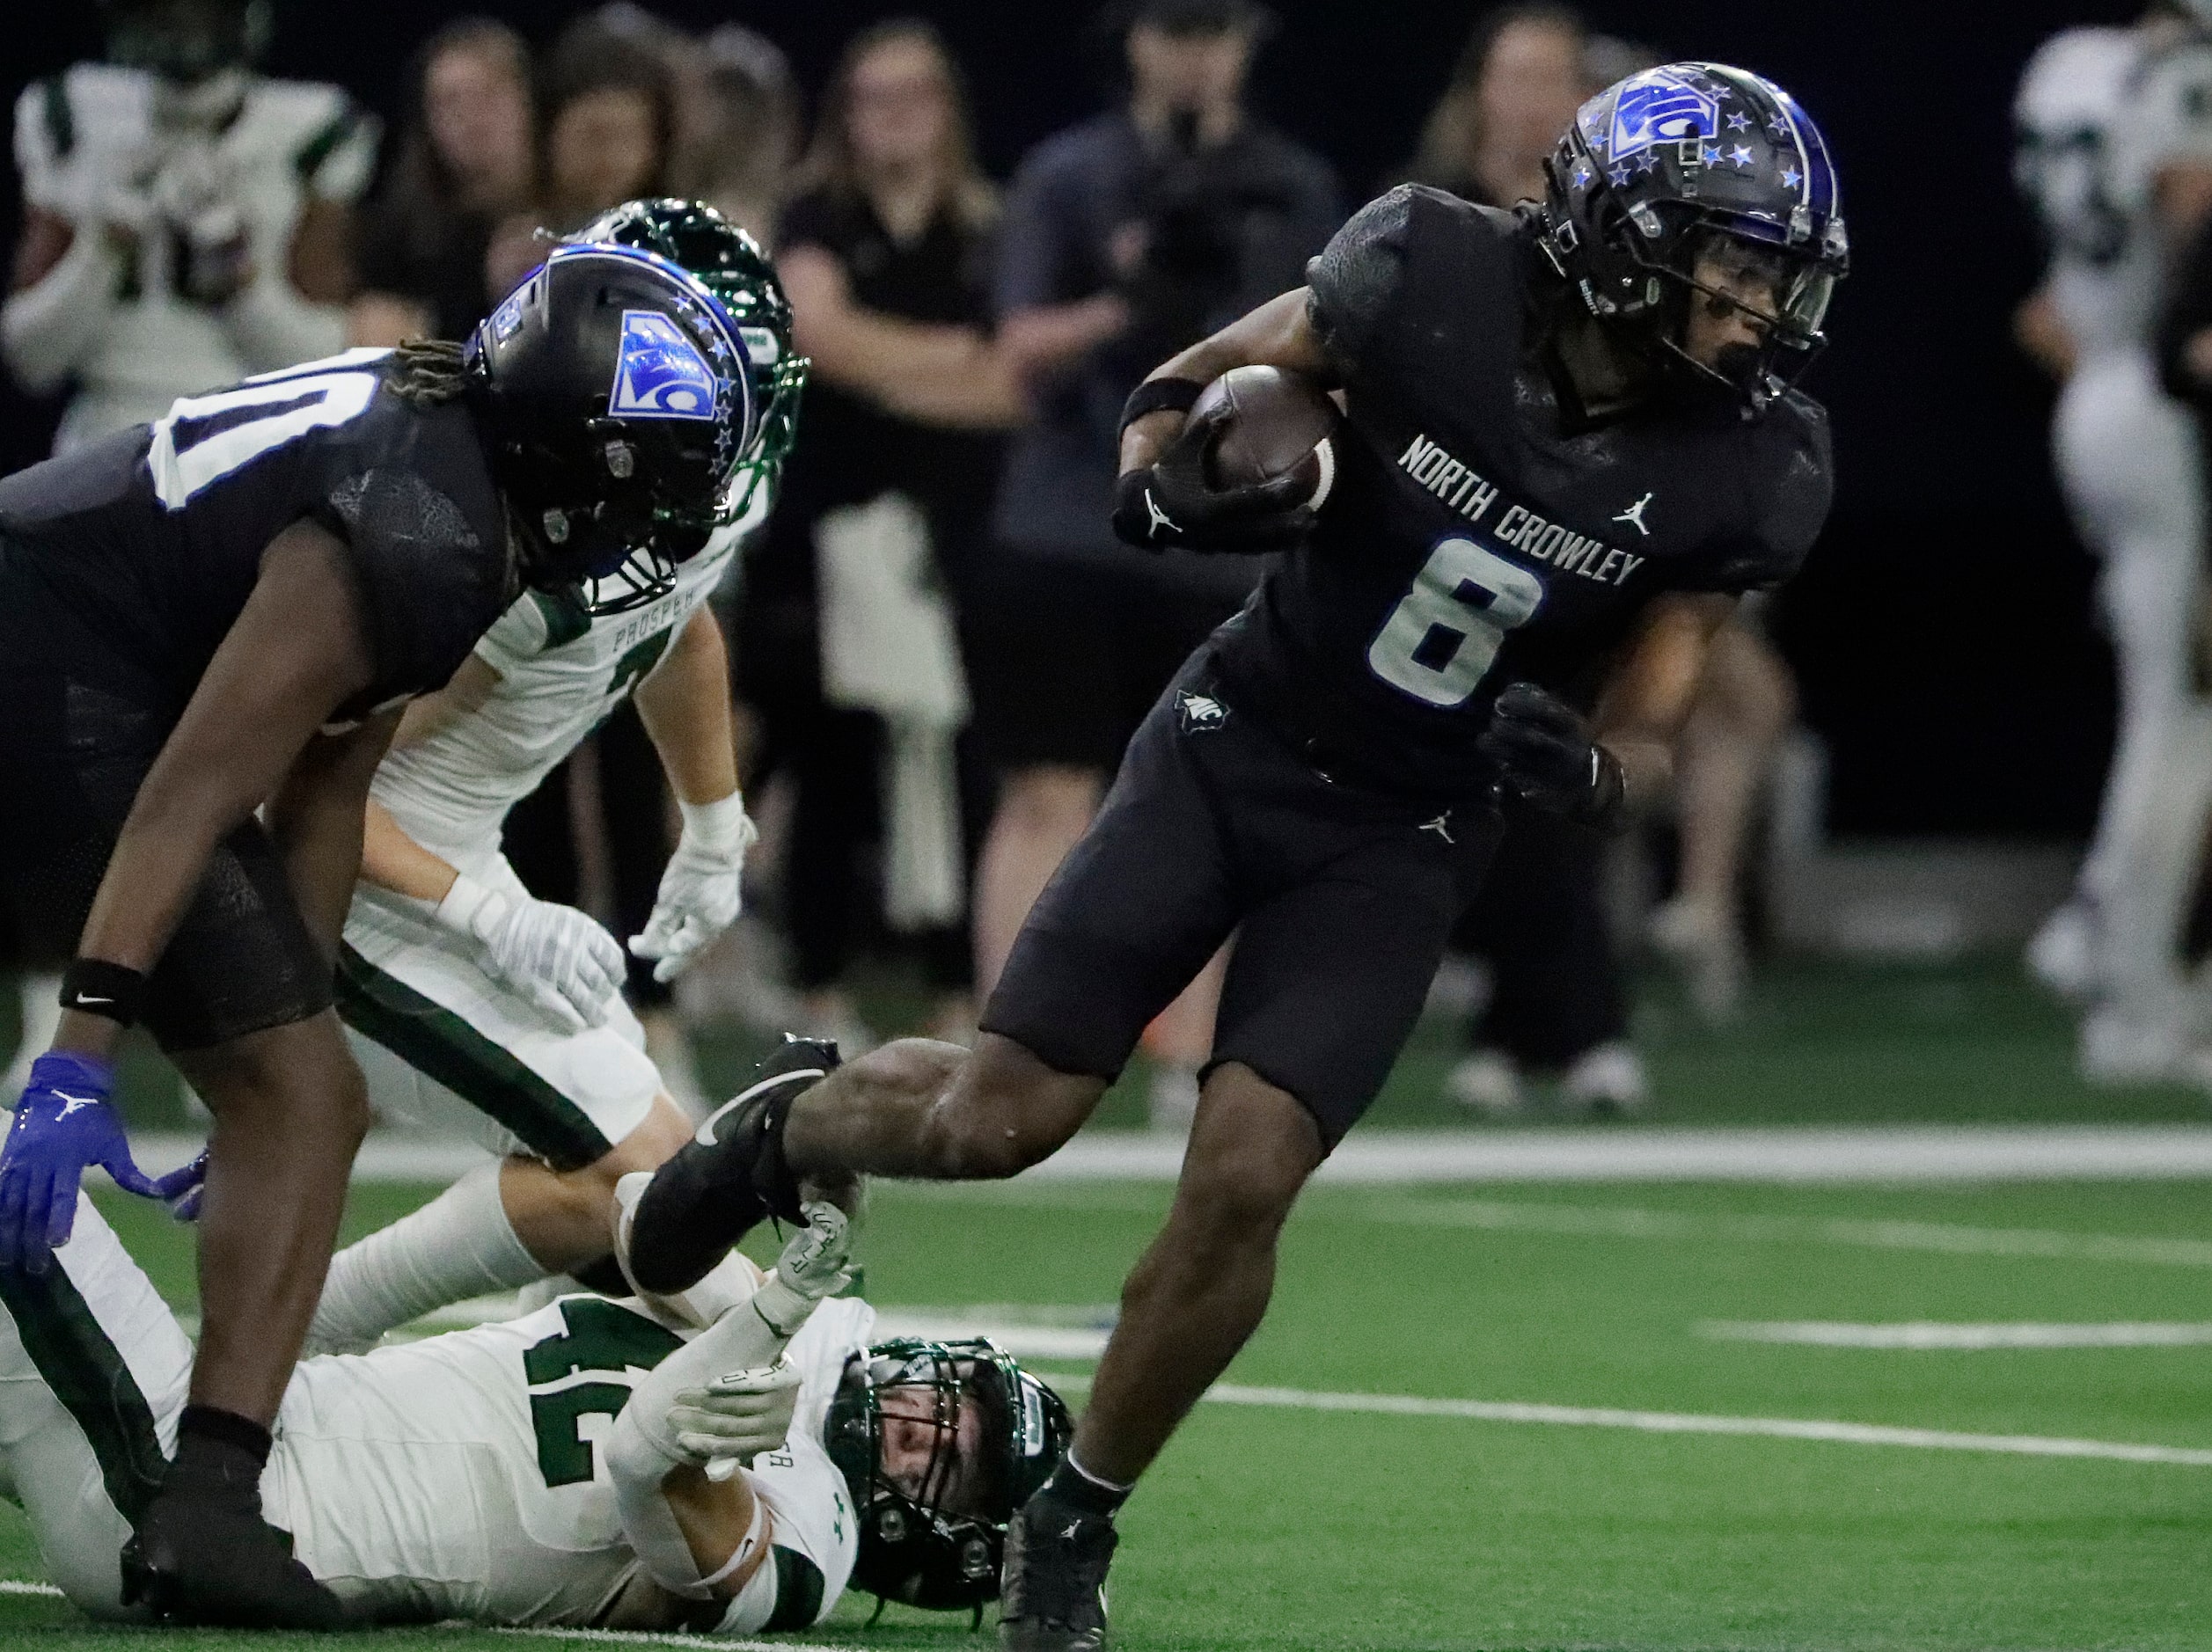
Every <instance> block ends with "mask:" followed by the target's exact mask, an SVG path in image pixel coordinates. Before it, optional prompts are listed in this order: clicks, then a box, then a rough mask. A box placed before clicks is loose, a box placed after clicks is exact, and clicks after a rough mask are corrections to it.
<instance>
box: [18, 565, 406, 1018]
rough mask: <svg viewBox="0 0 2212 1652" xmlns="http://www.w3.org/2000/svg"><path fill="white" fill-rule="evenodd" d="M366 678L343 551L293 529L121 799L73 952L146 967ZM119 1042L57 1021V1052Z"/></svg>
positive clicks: (366, 655) (357, 611)
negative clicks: (242, 831) (125, 802)
mask: <svg viewBox="0 0 2212 1652" xmlns="http://www.w3.org/2000/svg"><path fill="white" fill-rule="evenodd" d="M375 675H376V661H375V659H374V656H373V654H372V653H371V651H370V641H369V635H368V631H367V627H366V625H365V624H364V621H363V613H362V609H361V598H360V595H359V592H358V589H357V587H356V585H355V577H354V573H353V568H352V566H351V552H349V551H348V549H347V547H346V545H345V543H344V542H343V541H342V540H341V539H340V538H339V537H337V536H336V535H335V534H333V533H332V532H331V531H330V530H328V529H326V528H324V527H322V526H320V525H319V524H317V523H311V522H297V523H293V524H292V525H291V526H290V527H289V528H287V529H286V530H284V531H283V532H282V533H281V534H279V535H277V537H275V539H274V540H272V541H271V542H270V544H269V547H268V549H267V552H264V553H263V555H262V558H261V567H260V576H259V578H258V579H257V580H256V581H255V582H254V587H253V592H252V593H251V594H250V595H249V596H247V598H246V602H245V607H244V608H243V609H242V610H240V612H239V614H238V618H237V619H236V620H235V621H234V622H233V623H232V625H231V629H230V632H228V634H226V635H225V636H224V638H223V641H222V643H221V645H220V646H219V647H217V648H216V652H215V657H214V659H213V660H211V661H210V662H209V665H208V668H207V670H206V671H205V673H204V674H202V676H201V679H200V682H199V685H198V686H197V687H196V688H195V689H194V691H193V695H192V698H191V700H190V701H189V702H188V703H187V705H186V706H185V710H184V715H183V716H182V717H180V718H179V720H178V722H177V726H176V727H175V728H174V729H173V730H172V731H171V733H170V735H169V738H168V740H167V741H166V742H164V744H163V746H162V749H161V752H160V754H159V755H158V756H157V757H156V758H155V759H154V763H153V766H152V767H151V768H150V770H149V771H147V775H146V778H145V779H144V781H143V783H142V784H141V785H140V786H139V788H138V794H137V796H136V798H135V799H134V800H132V802H131V807H130V813H129V815H128V816H127V817H126V818H125V820H124V822H123V826H122V830H121V833H120V834H119V835H118V837H117V838H116V842H115V847H114V852H112V853H111V854H110V855H109V856H108V860H107V871H106V875H105V876H103V877H102V878H101V880H100V886H99V893H98V894H97V895H95V896H94V898H93V902H92V915H91V916H90V917H88V918H87V919H86V920H85V925H84V932H83V935H82V936H81V938H80V939H79V940H78V943H77V955H78V956H79V957H81V958H96V959H102V960H105V961H107V962H109V963H114V964H120V965H122V966H123V967H125V968H126V969H135V970H138V971H140V972H142V973H143V972H146V971H150V969H152V968H153V967H154V965H155V963H156V962H157V961H159V959H160V957H161V953H162V949H163V947H165V946H166V945H167V944H168V941H169V937H170V935H171V933H172V932H173V931H174V930H175V929H176V926H177V924H178V922H179V920H180V919H181V918H182V917H183V916H184V912H185V909H186V907H187V905H189V904H190V903H191V900H192V897H193V895H194V891H195V890H196V889H197V888H199V886H200V881H201V877H202V876H203V875H204V874H205V873H206V871H207V867H208V861H209V859H210V857H212V856H213V854H214V852H215V849H216V844H219V843H221V842H222V840H223V838H224V837H226V836H228V835H229V834H230V833H231V831H233V830H236V829H237V828H238V826H239V825H240V824H242V823H243V822H245V819H246V818H247V816H249V815H252V814H253V811H254V810H255V809H256V808H260V806H261V804H262V803H263V802H264V801H266V800H268V799H269V798H271V797H272V796H274V795H275V793H276V792H277V790H278V788H279V787H280V786H282V784H283V783H284V780H285V777H286V776H287V775H289V773H290V772H291V771H292V769H293V766H294V764H296V763H297V762H298V760H299V758H300V756H301V754H302V753H303V752H304V751H305V750H306V749H307V747H308V744H309V742H311V741H312V740H314V739H315V737H316V735H318V734H319V732H320V730H321V729H322V727H323V726H324V725H325V724H326V722H328V721H329V720H330V719H331V717H332V715H333V713H335V712H336V711H337V710H338V708H339V707H340V706H341V705H344V704H345V703H346V702H347V701H348V699H350V698H353V697H354V696H355V695H356V694H358V693H360V692H362V691H363V690H365V689H367V688H368V687H369V686H370V683H372V682H373V681H374V680H375ZM29 801H31V802H32V804H33V806H35V800H29ZM356 830H358V826H357V823H356ZM356 852H358V851H356ZM120 1032H121V1028H120V1027H119V1026H118V1024H117V1023H116V1022H114V1021H112V1020H106V1019H105V1018H103V1017H100V1016H96V1015H88V1014H84V1013H83V1012H77V1011H66V1012H63V1014H62V1024H61V1027H60V1030H59V1032H58V1033H57V1034H56V1036H55V1047H56V1048H57V1049H69V1050H81V1051H84V1052H87V1053H90V1054H92V1055H96V1056H107V1055H109V1054H110V1053H111V1052H112V1051H113V1049H114V1044H115V1040H116V1038H117V1036H118V1035H119V1034H120Z"/></svg>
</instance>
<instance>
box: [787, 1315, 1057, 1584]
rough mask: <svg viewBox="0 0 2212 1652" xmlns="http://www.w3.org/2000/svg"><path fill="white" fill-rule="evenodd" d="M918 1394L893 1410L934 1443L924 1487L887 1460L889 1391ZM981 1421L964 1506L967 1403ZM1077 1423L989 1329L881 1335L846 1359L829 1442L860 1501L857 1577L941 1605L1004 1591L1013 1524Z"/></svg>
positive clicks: (857, 1580) (856, 1504)
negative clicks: (952, 1336) (961, 1447)
mask: <svg viewBox="0 0 2212 1652" xmlns="http://www.w3.org/2000/svg"><path fill="white" fill-rule="evenodd" d="M890 1393H912V1394H916V1395H919V1397H920V1400H921V1404H920V1405H919V1406H916V1407H907V1408H905V1409H903V1410H902V1411H901V1412H899V1413H898V1414H897V1418H898V1419H899V1420H902V1421H905V1422H909V1423H912V1422H918V1421H919V1422H921V1423H922V1424H923V1425H924V1426H927V1428H929V1429H931V1430H932V1431H933V1433H934V1444H933V1445H932V1447H931V1450H930V1454H929V1466H928V1470H927V1473H925V1474H924V1475H923V1476H922V1479H921V1484H920V1486H919V1488H918V1489H916V1488H912V1487H911V1486H909V1485H904V1484H900V1483H896V1482H894V1481H893V1480H891V1478H890V1476H889V1475H888V1474H887V1473H885V1472H884V1469H883V1422H884V1412H883V1397H884V1396H885V1395H886V1394H890ZM969 1407H975V1408H976V1409H977V1411H978V1414H979V1415H980V1417H981V1419H982V1424H983V1426H982V1430H981V1432H982V1439H983V1442H984V1444H983V1451H984V1456H983V1459H982V1460H981V1461H980V1462H978V1463H976V1464H974V1465H973V1466H971V1467H969V1468H968V1470H967V1473H968V1480H967V1481H966V1495H965V1496H963V1497H961V1498H960V1499H959V1501H960V1502H962V1503H963V1504H964V1505H965V1506H963V1507H959V1508H955V1507H952V1506H950V1505H951V1502H953V1497H952V1496H951V1495H950V1494H952V1493H954V1492H955V1490H956V1488H955V1486H954V1484H953V1477H954V1473H955V1471H956V1469H959V1468H961V1467H963V1465H962V1464H961V1462H960V1460H959V1458H958V1457H957V1455H956V1442H957V1441H958V1439H959V1436H960V1422H961V1416H962V1414H963V1411H965V1410H966V1409H968V1408H969ZM1074 1435H1075V1427H1074V1424H1073V1422H1070V1421H1069V1420H1068V1414H1067V1407H1066V1406H1065V1405H1063V1404H1062V1403H1061V1401H1060V1397H1059V1396H1058V1394H1056V1393H1053V1392H1052V1391H1051V1389H1050V1388H1048V1387H1046V1386H1045V1385H1044V1384H1043V1383H1042V1382H1040V1381H1038V1380H1037V1378H1035V1377H1033V1376H1031V1375H1030V1374H1029V1372H1028V1371H1023V1370H1022V1367H1021V1366H1020V1365H1018V1364H1016V1363H1014V1358H1013V1356H1010V1355H1009V1354H1007V1351H1006V1350H1005V1349H1002V1348H1000V1346H999V1345H998V1344H997V1343H995V1342H992V1341H989V1340H988V1339H987V1338H984V1337H977V1338H974V1339H972V1340H970V1341H961V1342H927V1341H916V1340H914V1339H912V1338H903V1339H900V1340H898V1341H890V1342H879V1343H877V1344H876V1345H875V1347H873V1348H871V1349H868V1351H867V1352H866V1353H864V1354H855V1355H853V1357H852V1358H851V1359H849V1360H847V1361H846V1365H845V1375H844V1377H843V1378H842V1379H840V1381H839V1384H838V1389H837V1393H836V1396H835V1397H834V1398H833V1399H832V1400H831V1402H830V1414H829V1420H828V1422H827V1424H826V1426H825V1427H824V1431H823V1444H824V1445H825V1446H826V1447H827V1448H828V1451H829V1453H830V1460H831V1462H832V1463H835V1464H836V1465H837V1466H838V1470H839V1473H842V1474H843V1475H844V1476H845V1483H846V1487H847V1488H849V1489H850V1490H851V1492H852V1494H853V1508H854V1509H856V1510H857V1511H858V1513H859V1517H860V1527H861V1546H860V1553H859V1556H858V1558H857V1559H856V1560H855V1561H853V1583H854V1584H855V1585H856V1586H857V1587H859V1588H861V1589H865V1590H868V1592H869V1593H871V1594H873V1595H875V1596H877V1597H879V1598H881V1599H884V1600H897V1601H903V1602H905V1604H908V1605H910V1606H926V1607H929V1608H932V1609H934V1610H938V1611H949V1610H955V1609H957V1608H961V1607H972V1608H976V1609H978V1610H980V1609H981V1607H982V1606H983V1604H984V1603H985V1601H990V1600H996V1599H997V1598H998V1597H999V1567H1000V1560H1001V1559H1002V1557H1003V1556H1004V1554H1005V1551H1006V1536H1007V1521H1008V1520H1010V1519H1011V1518H1013V1516H1014V1510H1015V1509H1019V1508H1020V1507H1021V1506H1022V1504H1023V1503H1025V1502H1028V1501H1029V1495H1030V1494H1031V1493H1032V1492H1034V1491H1036V1488H1038V1487H1039V1486H1042V1485H1043V1484H1044V1480H1045V1477H1046V1476H1047V1475H1049V1474H1051V1472H1052V1471H1053V1470H1054V1469H1055V1468H1057V1467H1058V1466H1059V1461H1060V1458H1063V1457H1065V1456H1066V1455H1067V1448H1068V1444H1069V1442H1070V1441H1071V1440H1073V1438H1074Z"/></svg>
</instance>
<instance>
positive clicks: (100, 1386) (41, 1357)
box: [0, 1260, 169, 1524]
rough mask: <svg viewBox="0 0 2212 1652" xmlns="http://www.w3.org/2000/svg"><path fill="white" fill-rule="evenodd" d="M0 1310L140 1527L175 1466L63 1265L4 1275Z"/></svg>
mask: <svg viewBox="0 0 2212 1652" xmlns="http://www.w3.org/2000/svg"><path fill="white" fill-rule="evenodd" d="M0 1303H4V1304H5V1305H6V1306H7V1310H8V1313H9V1316H10V1317H11V1319H14V1320H15V1325H16V1331H17V1333H18V1334H19V1335H20V1336H21V1337H22V1338H23V1349H24V1351H25V1352H26V1353H27V1354H28V1355H30V1356H31V1363H33V1365H35V1366H37V1367H38V1371H39V1375H40V1377H42V1378H45V1380H46V1385H47V1386H48V1387H49V1388H51V1389H52V1390H53V1391H54V1396H55V1399H57V1400H60V1401H61V1402H62V1408H63V1409H64V1410H66V1411H67V1412H68V1413H69V1414H70V1415H71V1416H72V1417H75V1418H76V1419H77V1426H78V1427H79V1428H81V1429H84V1437H85V1438H86V1439H87V1440H89V1441H90V1442H91V1443H92V1456H93V1458H95V1459H96V1460H97V1461H98V1462H99V1472H100V1478H101V1480H104V1481H105V1482H106V1486H107V1495H108V1497H109V1499H110V1501H112V1502H114V1505H115V1507H116V1508H117V1509H120V1510H121V1513H122V1516H123V1518H124V1519H126V1520H128V1521H130V1522H131V1523H132V1524H137V1520H138V1516H139V1512H140V1511H141V1510H142V1509H144V1508H145V1506H146V1503H147V1502H148V1500H149V1499H150V1498H151V1497H152V1496H153V1495H154V1491H155V1489H156V1488H157V1487H158V1486H159V1485H160V1484H161V1477H162V1473H163V1471H165V1469H166V1468H167V1467H168V1466H169V1460H168V1458H167V1457H166V1456H165V1455H164V1453H163V1451H162V1449H161V1438H160V1436H159V1435H157V1433H156V1432H155V1431H154V1414H153V1408H152V1407H150V1406H149V1405H148V1404H147V1403H146V1396H145V1395H144V1394H143V1393H140V1392H139V1389H138V1379H137V1378H135V1377H133V1376H132V1375H131V1374H130V1367H129V1365H128V1363H125V1362H124V1359H123V1356H122V1354H121V1351H120V1350H119V1349H117V1348H116V1346H115V1344H114V1342H113V1341H109V1340H108V1335H107V1333H106V1331H104V1330H102V1329H101V1328H100V1323H99V1319H97V1318H95V1317H94V1315H93V1313H92V1308H91V1306H90V1305H88V1304H87V1303H86V1302H85V1300H84V1297H83V1296H82V1295H80V1294H79V1293H78V1291H77V1286H76V1284H75V1283H74V1282H72V1281H71V1280H70V1276H69V1275H68V1274H67V1273H66V1272H64V1271H63V1270H62V1265H61V1263H60V1261H58V1260H57V1261H55V1265H54V1266H53V1267H51V1268H48V1270H47V1271H46V1272H45V1273H43V1274H26V1273H20V1272H18V1271H17V1270H15V1269H13V1268H0Z"/></svg>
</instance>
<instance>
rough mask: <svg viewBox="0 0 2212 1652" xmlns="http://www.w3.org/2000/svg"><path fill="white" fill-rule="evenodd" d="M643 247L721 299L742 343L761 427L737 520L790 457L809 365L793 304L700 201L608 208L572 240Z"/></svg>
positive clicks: (748, 241)
mask: <svg viewBox="0 0 2212 1652" xmlns="http://www.w3.org/2000/svg"><path fill="white" fill-rule="evenodd" d="M571 239H574V240H578V241H610V242H612V243H613V244H615V245H618V246H634V247H641V248H643V249H644V250H645V251H646V252H657V253H659V254H660V256H661V257H663V258H664V259H668V261H669V262H670V263H671V264H678V265H681V266H682V267H684V268H685V269H686V270H688V271H690V272H691V273H692V274H693V275H695V276H697V277H698V278H699V281H701V282H703V283H704V284H705V286H706V288H707V290H708V291H709V292H711V293H713V294H714V296H715V297H717V298H719V299H720V300H721V303H722V308H723V309H724V310H726V311H729V317H730V319H731V320H733V321H735V322H736V324H737V332H738V335H739V336H740V337H741V338H743V340H744V343H745V355H746V358H747V362H748V365H749V367H750V369H751V377H752V392H753V401H754V403H755V405H756V406H758V408H759V410H760V413H759V421H758V428H757V431H756V434H755V435H754V437H753V442H752V447H751V450H749V451H748V452H747V453H746V454H745V455H743V457H742V460H741V462H742V464H743V466H744V470H743V488H742V491H741V492H740V493H739V495H738V497H737V498H736V501H734V509H735V511H736V515H740V516H742V515H743V514H744V512H745V510H746V508H747V507H748V506H750V505H751V502H752V500H753V496H754V494H755V493H756V492H757V491H758V490H759V489H761V488H766V489H768V490H770V491H771V492H773V489H774V487H775V485H776V479H777V478H778V477H779V476H780V475H781V474H782V471H783V462H784V460H785V459H786V458H787V457H788V456H789V455H790V452H791V443H792V440H793V437H794V436H795V435H796V434H797V430H798V424H799V401H800V398H801V397H802V395H803V394H804V393H805V391H806V385H807V369H808V367H809V362H808V361H807V358H806V357H805V356H803V355H799V354H798V352H797V351H796V350H795V348H794V347H793V346H792V339H791V301H790V300H789V299H788V298H787V297H785V296H784V292H783V283H782V282H781V281H779V280H778V279H777V278H776V267H775V266H774V265H773V263H771V262H770V261H769V259H768V255H767V254H766V253H765V252H762V251H761V250H760V244H759V243H758V241H756V240H754V239H753V238H752V237H751V236H750V235H748V234H747V233H746V232H745V231H744V230H741V229H739V228H738V227H737V226H736V224H734V223H730V221H729V219H727V218H725V217H723V216H722V215H721V213H719V212H717V211H715V210H714V208H712V207H710V206H708V205H707V203H706V202H705V201H682V200H678V199H676V198H675V197H672V196H663V197H662V198H660V199H658V200H652V201H624V202H623V203H622V204H621V205H620V206H619V207H611V208H608V209H607V210H606V211H604V212H603V213H601V214H600V215H599V216H597V217H596V218H594V219H593V220H592V221H591V222H590V223H588V224H586V225H585V226H584V227H583V228H582V230H579V231H577V233H576V234H575V236H574V237H572V238H571Z"/></svg>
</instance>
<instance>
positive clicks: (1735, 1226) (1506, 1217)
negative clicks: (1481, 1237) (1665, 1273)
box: [1356, 1199, 2212, 1268]
mask: <svg viewBox="0 0 2212 1652" xmlns="http://www.w3.org/2000/svg"><path fill="white" fill-rule="evenodd" d="M1356 1219H1358V1220H1359V1221H1361V1222H1387V1223H1390V1224H1395V1225H1401V1226H1410V1227H1472V1228H1485V1229H1494V1230H1513V1229H1520V1230H1525V1231H1529V1232H1543V1233H1567V1234H1575V1235H1580V1236H1584V1237H1588V1238H1594V1239H1758V1240H1763V1241H1768V1242H1775V1241H1781V1242H1784V1243H1795V1244H1820V1245H1846V1246H1857V1247H1860V1248H1864V1249H1871V1250H1893V1251H1934V1252H1937V1253H1940V1254H1948V1255H1957V1256H2041V1257H2055V1258H2058V1259H2061V1260H2064V1261H2106V1262H2142V1263H2150V1264H2153V1265H2157V1266H2161V1267H2169V1268H2212V1240H2208V1239H2160V1238H2156V1237H2152V1236H2149V1235H2142V1234H2129V1233H2069V1232H2063V1231H2062V1230H2057V1229H2046V1228H2003V1227H1965V1226H1954V1225H1952V1224H1948V1223H1940V1222H1890V1221H1863V1220H1850V1219H1842V1218H1838V1219H1830V1220H1817V1219H1815V1220H1808V1219H1806V1218H1805V1217H1787V1216H1698V1215H1694V1214H1692V1213H1690V1212H1688V1211H1683V1210H1637V1209H1633V1208H1629V1207H1615V1206H1607V1205H1574V1204H1542V1203H1534V1202H1516V1201H1513V1200H1509V1199H1402V1200H1398V1201H1396V1202H1392V1203H1387V1204H1376V1205H1373V1206H1369V1207H1363V1208H1362V1209H1361V1210H1359V1212H1358V1215H1357V1218H1356Z"/></svg>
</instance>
